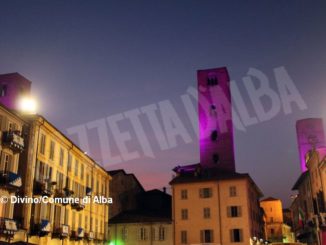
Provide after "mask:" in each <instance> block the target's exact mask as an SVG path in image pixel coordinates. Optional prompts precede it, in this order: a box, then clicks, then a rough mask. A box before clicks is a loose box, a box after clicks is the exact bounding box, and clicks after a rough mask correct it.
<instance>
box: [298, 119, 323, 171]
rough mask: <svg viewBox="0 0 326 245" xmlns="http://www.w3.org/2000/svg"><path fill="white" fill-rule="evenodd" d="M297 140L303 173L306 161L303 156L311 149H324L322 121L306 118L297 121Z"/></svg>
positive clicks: (305, 168)
mask: <svg viewBox="0 0 326 245" xmlns="http://www.w3.org/2000/svg"><path fill="white" fill-rule="evenodd" d="M296 129H297V139H298V147H299V154H300V166H301V171H302V172H305V171H306V170H307V167H306V159H305V155H306V153H307V152H308V151H310V150H311V149H312V147H313V145H314V146H315V148H322V147H325V146H326V144H325V133H324V127H323V120H322V119H321V118H307V119H302V120H299V121H297V123H296Z"/></svg>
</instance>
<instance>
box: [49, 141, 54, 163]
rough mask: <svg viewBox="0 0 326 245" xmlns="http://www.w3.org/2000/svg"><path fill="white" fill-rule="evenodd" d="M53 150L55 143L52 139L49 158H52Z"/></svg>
mask: <svg viewBox="0 0 326 245" xmlns="http://www.w3.org/2000/svg"><path fill="white" fill-rule="evenodd" d="M54 150H55V143H54V141H52V140H51V143H50V156H49V158H50V160H54Z"/></svg>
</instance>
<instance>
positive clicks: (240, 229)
mask: <svg viewBox="0 0 326 245" xmlns="http://www.w3.org/2000/svg"><path fill="white" fill-rule="evenodd" d="M197 79H198V120H199V132H200V139H199V141H200V142H199V143H200V163H198V164H193V165H186V166H177V167H175V168H174V169H173V170H174V172H176V177H174V178H173V179H172V181H171V182H170V184H171V185H172V196H173V201H172V203H173V205H172V206H173V208H172V210H173V221H174V244H175V245H183V244H223V245H229V244H230V245H231V244H234V243H237V244H241V245H245V244H249V243H250V239H251V238H253V237H257V238H259V239H264V238H265V231H264V224H263V218H264V217H263V216H264V215H263V211H262V210H261V208H260V206H259V198H260V197H261V196H262V193H261V191H260V190H259V188H258V187H257V186H256V184H255V183H254V181H253V180H252V179H251V177H250V176H249V175H248V174H240V173H236V172H235V160H234V148H233V124H232V109H231V93H230V88H229V82H230V80H229V75H228V72H227V69H226V68H216V69H208V70H200V71H198V72H197Z"/></svg>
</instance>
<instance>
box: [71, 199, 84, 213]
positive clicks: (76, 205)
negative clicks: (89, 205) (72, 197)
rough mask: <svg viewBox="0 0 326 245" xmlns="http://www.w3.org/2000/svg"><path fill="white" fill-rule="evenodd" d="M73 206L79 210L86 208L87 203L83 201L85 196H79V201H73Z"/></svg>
mask: <svg viewBox="0 0 326 245" xmlns="http://www.w3.org/2000/svg"><path fill="white" fill-rule="evenodd" d="M71 208H72V209H75V210H77V211H81V210H83V209H84V208H85V203H84V202H83V198H79V202H78V203H77V202H74V203H71Z"/></svg>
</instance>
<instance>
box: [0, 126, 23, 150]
mask: <svg viewBox="0 0 326 245" xmlns="http://www.w3.org/2000/svg"><path fill="white" fill-rule="evenodd" d="M2 137H3V138H2V142H3V145H4V146H7V147H9V148H10V149H12V150H13V151H14V152H15V153H20V152H22V151H23V150H24V147H25V145H24V138H23V137H21V136H20V132H19V131H6V132H4V133H3V136H2Z"/></svg>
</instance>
